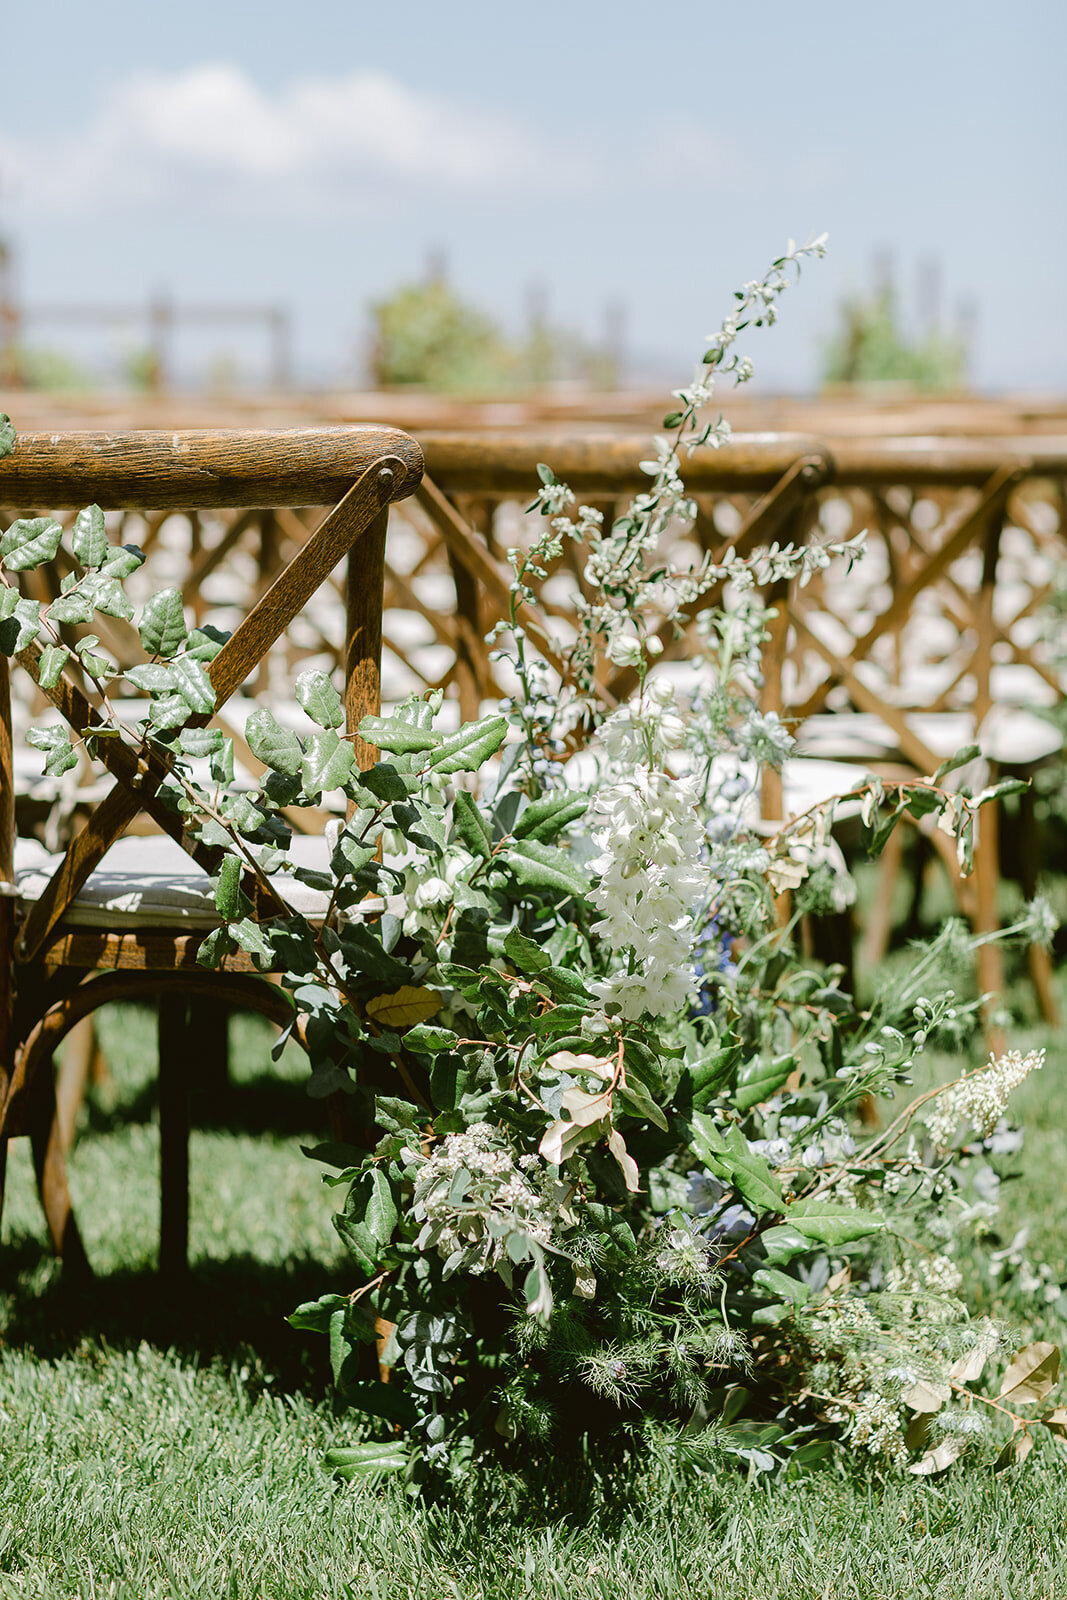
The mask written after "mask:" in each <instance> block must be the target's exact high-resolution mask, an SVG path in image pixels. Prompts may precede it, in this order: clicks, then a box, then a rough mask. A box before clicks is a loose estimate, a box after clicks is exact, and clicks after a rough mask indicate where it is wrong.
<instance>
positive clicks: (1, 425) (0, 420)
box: [0, 411, 15, 456]
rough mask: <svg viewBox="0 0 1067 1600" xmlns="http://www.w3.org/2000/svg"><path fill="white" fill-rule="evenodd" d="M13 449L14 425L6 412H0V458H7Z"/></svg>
mask: <svg viewBox="0 0 1067 1600" xmlns="http://www.w3.org/2000/svg"><path fill="white" fill-rule="evenodd" d="M14 448H15V424H14V423H13V422H12V420H11V418H10V417H9V416H8V414H7V412H6V411H0V456H9V455H10V454H11V452H12V450H14Z"/></svg>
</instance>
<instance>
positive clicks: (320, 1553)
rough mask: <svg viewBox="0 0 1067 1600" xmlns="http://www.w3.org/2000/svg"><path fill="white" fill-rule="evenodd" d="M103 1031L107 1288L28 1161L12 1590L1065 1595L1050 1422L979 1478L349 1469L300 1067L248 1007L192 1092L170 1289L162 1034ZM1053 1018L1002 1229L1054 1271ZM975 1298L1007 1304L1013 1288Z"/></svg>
mask: <svg viewBox="0 0 1067 1600" xmlns="http://www.w3.org/2000/svg"><path fill="white" fill-rule="evenodd" d="M1063 1001H1064V1009H1065V1011H1067V986H1065V988H1064V992H1063ZM102 1033H103V1036H104V1044H105V1049H106V1051H107V1054H108V1057H109V1059H110V1061H111V1063H112V1067H113V1071H114V1081H113V1083H112V1084H111V1085H106V1086H105V1087H104V1088H103V1089H99V1090H97V1091H96V1092H95V1093H94V1097H93V1103H92V1106H91V1107H90V1109H89V1111H88V1113H87V1116H86V1119H85V1126H84V1128H83V1130H82V1134H81V1137H80V1139H79V1142H78V1145H77V1147H76V1150H75V1152H74V1155H73V1158H72V1161H71V1184H72V1189H73V1192H74V1197H75V1203H76V1205H77V1207H78V1210H79V1218H80V1221H81V1225H82V1229H83V1233H84V1235H85V1239H86V1245H87V1248H88V1251H89V1254H90V1258H91V1259H92V1261H93V1262H94V1265H95V1267H96V1269H97V1272H98V1274H99V1277H98V1280H97V1282H96V1283H95V1284H94V1285H93V1286H92V1287H91V1288H90V1289H83V1290H75V1289H74V1288H72V1287H70V1286H69V1285H65V1284H64V1282H63V1280H62V1274H61V1273H60V1272H59V1270H58V1269H57V1267H56V1265H55V1263H54V1262H53V1261H52V1260H51V1258H50V1256H49V1254H48V1252H47V1249H46V1244H45V1235H44V1229H43V1225H42V1222H41V1218H40V1214H39V1211H38V1208H37V1202H36V1198H35V1195H34V1192H33V1186H32V1179H31V1174H30V1168H29V1160H28V1155H27V1153H26V1151H25V1150H24V1149H23V1148H21V1147H19V1146H16V1147H15V1149H14V1151H13V1154H12V1161H11V1171H10V1175H9V1182H8V1202H7V1207H6V1210H5V1214H4V1220H3V1249H2V1252H0V1273H2V1274H3V1277H2V1280H0V1281H2V1283H3V1289H2V1292H0V1464H2V1470H0V1597H7V1596H41V1597H45V1596H48V1597H51V1596H68V1595H78V1596H81V1595H84V1596H93V1597H94V1600H103V1597H122V1600H127V1597H128V1600H135V1597H136V1600H142V1597H152V1600H155V1597H159V1600H164V1597H167V1600H171V1597H173V1600H178V1597H181V1600H185V1597H192V1596H204V1597H216V1596H230V1595H232V1596H234V1597H238V1600H252V1597H258V1596H270V1597H279V1600H280V1597H288V1596H294V1597H296V1596H320V1595H321V1596H331V1597H338V1600H340V1597H349V1596H351V1597H363V1596H371V1597H377V1600H393V1597H397V1600H399V1597H401V1596H405V1597H407V1596H419V1597H426V1600H431V1597H432V1600H444V1597H450V1600H459V1597H463V1600H468V1597H469V1600H476V1597H479V1600H480V1597H486V1600H496V1597H500V1600H508V1597H511V1596H527V1595H529V1596H542V1595H543V1596H547V1597H553V1600H554V1597H557V1596H558V1597H560V1600H562V1597H564V1596H565V1597H567V1600H572V1597H574V1600H608V1597H617V1596H619V1597H630V1596H633V1597H634V1600H645V1597H648V1600H651V1597H662V1600H666V1597H668V1596H675V1595H684V1596H689V1595H692V1596H699V1597H704V1596H709V1597H718V1596H722V1597H724V1600H725V1597H729V1600H744V1597H748V1596H753V1597H759V1600H845V1597H857V1600H859V1597H863V1600H867V1597H872V1600H873V1597H879V1600H883V1597H890V1596H907V1597H911V1596H920V1597H925V1596H937V1597H939V1600H940V1597H946V1600H947V1597H950V1596H951V1597H956V1596H959V1597H960V1600H964V1597H967V1600H983V1597H986V1596H989V1597H996V1600H1024V1597H1025V1600H1031V1597H1037V1596H1042V1597H1047V1600H1060V1597H1063V1596H1067V1537H1065V1534H1067V1470H1065V1468H1067V1457H1065V1456H1064V1455H1063V1454H1062V1453H1060V1452H1058V1451H1057V1449H1056V1447H1055V1446H1054V1445H1053V1444H1052V1442H1051V1441H1050V1440H1047V1439H1043V1440H1041V1441H1040V1442H1039V1444H1038V1447H1037V1448H1036V1449H1035V1451H1034V1453H1033V1455H1032V1456H1031V1458H1030V1460H1029V1461H1028V1462H1027V1463H1026V1466H1025V1467H1024V1468H1023V1469H1022V1470H1021V1471H1018V1472H1017V1473H1015V1474H1014V1475H1012V1474H1008V1475H1006V1476H1004V1477H1002V1478H999V1479H994V1477H993V1476H992V1474H991V1472H990V1471H989V1469H988V1468H983V1467H973V1468H970V1469H967V1468H963V1469H956V1470H954V1471H953V1472H951V1473H949V1474H948V1475H947V1476H945V1477H943V1478H940V1479H938V1480H936V1481H934V1482H929V1481H919V1480H916V1479H913V1478H909V1477H903V1478H901V1477H899V1476H886V1475H883V1474H881V1473H880V1472H878V1471H877V1470H876V1469H875V1468H874V1467H873V1466H872V1465H871V1464H870V1462H869V1460H865V1461H864V1462H863V1463H861V1465H860V1470H859V1471H858V1472H851V1473H849V1472H846V1471H845V1470H844V1469H843V1468H842V1467H841V1466H830V1467H828V1468H826V1469H824V1470H821V1471H819V1472H817V1473H815V1474H813V1475H811V1476H809V1477H806V1478H802V1479H798V1480H796V1481H795V1482H792V1483H787V1484H784V1485H776V1486H774V1487H772V1488H770V1489H768V1488H767V1487H764V1486H762V1485H761V1484H760V1483H756V1484H749V1483H747V1482H746V1481H745V1480H744V1478H742V1477H741V1476H739V1475H737V1474H736V1473H734V1472H733V1471H732V1470H731V1469H726V1468H724V1469H723V1472H722V1474H721V1475H718V1476H716V1475H711V1474H706V1475H703V1476H699V1477H696V1478H692V1479H689V1480H688V1481H686V1482H685V1483H679V1484H672V1483H671V1482H670V1481H667V1480H664V1479H655V1480H653V1479H648V1480H646V1481H643V1482H642V1483H640V1484H634V1483H631V1482H621V1483H611V1482H605V1481H604V1480H603V1478H601V1479H600V1480H598V1481H596V1482H591V1480H590V1478H589V1474H588V1473H587V1472H586V1471H584V1470H582V1468H581V1466H580V1464H578V1463H566V1462H560V1461H558V1460H552V1461H549V1462H547V1463H544V1464H543V1465H542V1466H541V1467H540V1468H538V1469H537V1470H536V1471H535V1472H534V1474H533V1476H532V1478H531V1483H530V1486H529V1491H528V1493H527V1495H526V1497H525V1499H524V1500H523V1502H522V1503H521V1504H516V1502H515V1500H514V1498H513V1492H512V1491H509V1489H508V1487H507V1486H506V1485H505V1484H504V1483H503V1482H502V1481H501V1480H498V1479H496V1478H494V1477H493V1475H492V1474H487V1475H486V1476H485V1478H484V1480H482V1481H481V1482H480V1485H479V1488H478V1490H477V1492H476V1493H473V1492H472V1493H471V1495H470V1496H469V1499H468V1500H466V1501H464V1502H461V1503H457V1504H454V1505H452V1506H450V1507H446V1508H442V1507H440V1506H437V1507H433V1506H426V1505H421V1504H415V1503H412V1502H410V1501H409V1500H407V1499H405V1497H404V1495H403V1493H402V1492H401V1491H400V1490H399V1489H398V1487H397V1486H396V1485H395V1484H392V1483H387V1484H382V1485H379V1486H376V1487H374V1486H367V1485H356V1484H344V1483H338V1482H336V1481H335V1480H334V1479H332V1478H331V1477H330V1476H329V1475H328V1474H327V1473H326V1472H325V1471H324V1469H323V1467H322V1465H321V1462H322V1456H323V1452H324V1451H325V1450H326V1449H327V1448H328V1447H329V1446H330V1445H331V1444H335V1443H338V1442H344V1441H346V1440H350V1439H351V1438H352V1437H353V1436H354V1431H355V1430H354V1425H353V1422H352V1420H351V1418H348V1417H345V1416H344V1415H343V1414H339V1413H337V1412H336V1411H335V1408H334V1405H333V1402H332V1400H331V1395H330V1389H329V1374H328V1369H327V1363H326V1350H325V1341H324V1340H322V1339H319V1338H316V1337H314V1336H311V1335H307V1334H302V1333H297V1332H295V1331H294V1330H292V1329H291V1328H289V1326H288V1325H287V1323H286V1322H285V1320H284V1319H285V1314H286V1313H287V1312H288V1311H289V1310H291V1309H292V1307H293V1306H294V1305H296V1304H297V1303H298V1302H299V1301H300V1300H302V1299H306V1298H310V1297H314V1296H317V1295H318V1294H320V1293H322V1292H324V1291H325V1290H328V1289H330V1288H344V1287H345V1285H346V1282H347V1281H348V1273H347V1267H346V1264H345V1258H344V1255H343V1252H342V1251H341V1249H340V1247H339V1245H338V1243H337V1241H336V1235H335V1234H334V1232H333V1229H332V1226H331V1224H330V1216H331V1211H332V1209H333V1206H332V1202H333V1199H334V1196H333V1195H332V1192H331V1191H330V1190H328V1189H325V1188H322V1187H320V1186H319V1184H318V1180H317V1178H316V1169H315V1168H314V1167H313V1166H312V1164H311V1163H309V1162H308V1161H307V1160H306V1158H305V1157H304V1156H302V1154H301V1151H300V1147H301V1145H302V1144H305V1145H306V1144H309V1143H313V1142H315V1140H316V1139H317V1138H318V1137H321V1135H322V1129H321V1126H320V1124H319V1120H318V1119H319V1108H317V1107H316V1105H315V1103H314V1102H312V1101H310V1100H309V1099H308V1098H307V1097H306V1096H305V1095H304V1093H303V1088H302V1083H301V1074H302V1067H301V1061H300V1058H299V1057H298V1056H297V1057H295V1058H294V1059H291V1060H290V1059H289V1058H287V1057H283V1060H282V1062H281V1063H279V1064H277V1065H275V1064H274V1063H272V1062H271V1061H270V1058H269V1030H268V1029H267V1028H266V1027H265V1025H264V1026H262V1027H261V1026H260V1025H258V1022H257V1021H256V1020H254V1019H239V1020H238V1021H237V1022H236V1023H235V1024H234V1025H233V1031H232V1054H233V1057H234V1071H233V1077H234V1080H235V1082H234V1087H233V1090H232V1092H231V1094H230V1095H229V1096H227V1097H226V1099H225V1101H224V1102H223V1103H219V1104H216V1105H214V1106H212V1107H210V1108H209V1107H206V1106H201V1107H200V1111H201V1117H202V1120H203V1117H204V1116H205V1115H206V1114H207V1111H208V1110H209V1109H210V1111H211V1114H212V1125H211V1126H209V1127H205V1126H201V1128H200V1129H199V1131H197V1132H196V1133H195V1134H194V1138H193V1145H192V1174H193V1176H192V1183H193V1194H194V1204H193V1212H192V1226H191V1241H192V1242H191V1256H192V1262H193V1271H192V1274H191V1277H190V1281H189V1283H188V1284H187V1285H186V1286H184V1287H183V1288H182V1289H181V1290H180V1291H179V1290H171V1291H170V1292H168V1291H167V1290H165V1289H164V1288H162V1287H161V1286H160V1285H159V1283H158V1282H157V1280H156V1277H155V1270H154V1269H155V1249H156V1234H157V1212H158V1190H157V1179H156V1161H157V1134H156V1127H155V1121H154V1093H153V1087H152V1085H153V1081H154V1053H155V1044H154V1022H153V1019H152V1018H151V1017H150V1016H149V1015H148V1014H147V1013H142V1012H138V1011H128V1010H124V1011H114V1012H111V1013H105V1014H104V1016H103V1018H102ZM1047 1034H1048V1030H1046V1031H1045V1034H1042V1032H1041V1030H1040V1029H1038V1028H1036V1027H1035V1026H1033V1025H1028V1026H1027V1027H1025V1028H1024V1029H1022V1030H1020V1032H1019V1034H1018V1035H1017V1036H1016V1037H1015V1038H1013V1042H1016V1043H1018V1044H1019V1045H1020V1046H1021V1047H1026V1046H1028V1045H1030V1044H1032V1043H1036V1042H1047V1043H1049V1044H1050V1047H1051V1048H1050V1059H1049V1065H1048V1067H1047V1068H1046V1070H1045V1071H1044V1072H1043V1073H1042V1074H1039V1075H1037V1076H1036V1077H1034V1078H1033V1079H1031V1080H1030V1082H1029V1083H1028V1084H1027V1085H1026V1086H1024V1090H1023V1091H1022V1092H1021V1093H1020V1095H1019V1097H1018V1104H1017V1107H1016V1110H1017V1112H1018V1114H1020V1115H1021V1116H1022V1117H1023V1119H1024V1120H1025V1122H1026V1125H1027V1129H1028V1136H1027V1137H1028V1142H1027V1147H1026V1150H1025V1152H1024V1156H1023V1158H1022V1159H1021V1160H1019V1161H1018V1165H1019V1166H1020V1168H1021V1169H1022V1171H1023V1176H1021V1177H1020V1178H1019V1179H1018V1181H1016V1182H1014V1183H1012V1184H1005V1185H1004V1217H1003V1223H1002V1226H1001V1228H1000V1232H1001V1234H1002V1235H1003V1239H1004V1242H1005V1243H1006V1242H1007V1241H1008V1240H1009V1239H1010V1237H1011V1236H1012V1234H1013V1233H1014V1231H1015V1230H1016V1229H1017V1228H1018V1227H1020V1226H1022V1225H1024V1224H1027V1223H1028V1224H1030V1226H1031V1234H1030V1240H1029V1243H1028V1245H1027V1246H1026V1250H1027V1253H1028V1254H1029V1255H1031V1256H1032V1257H1033V1259H1035V1260H1041V1259H1045V1260H1048V1261H1050V1262H1051V1263H1052V1265H1053V1266H1054V1267H1055V1269H1056V1272H1057V1275H1058V1276H1060V1277H1061V1278H1062V1277H1067V1228H1065V1220H1067V1184H1065V1181H1064V1174H1065V1172H1067V1131H1065V1130H1067V1051H1065V1050H1064V1048H1063V1045H1062V1042H1061V1041H1060V1040H1058V1039H1051V1038H1048V1037H1047ZM949 1066H950V1063H949V1062H948V1061H947V1060H945V1061H940V1062H935V1063H934V1067H935V1070H938V1071H947V1070H948V1069H949ZM957 1070H958V1066H957ZM282 1130H285V1131H282ZM976 1270H977V1269H976ZM975 1287H976V1292H979V1293H980V1294H981V1296H982V1299H983V1301H984V1303H985V1304H986V1305H989V1306H996V1305H997V1302H998V1296H999V1295H1000V1294H1001V1293H1002V1291H1001V1290H1000V1289H999V1287H998V1285H997V1283H995V1282H993V1281H992V1280H990V1279H989V1278H988V1276H986V1277H985V1278H984V1279H982V1280H981V1281H979V1282H978V1283H976V1286H975ZM1008 1309H1009V1310H1010V1312H1011V1314H1012V1315H1013V1316H1014V1317H1015V1318H1016V1320H1018V1321H1019V1322H1020V1324H1021V1325H1022V1327H1023V1330H1024V1332H1025V1330H1026V1329H1027V1328H1029V1330H1030V1332H1031V1333H1032V1335H1033V1336H1042V1337H1053V1338H1056V1337H1060V1336H1061V1335H1062V1334H1064V1333H1065V1332H1067V1330H1065V1329H1064V1328H1063V1325H1062V1323H1061V1322H1060V1321H1059V1320H1058V1319H1057V1318H1056V1317H1055V1315H1054V1314H1052V1313H1051V1312H1050V1311H1049V1310H1048V1308H1047V1307H1045V1306H1044V1304H1042V1303H1039V1298H1038V1297H1033V1296H1031V1297H1030V1298H1029V1299H1026V1298H1025V1297H1024V1298H1022V1299H1020V1297H1019V1296H1018V1295H1017V1294H1015V1295H1014V1297H1013V1298H1011V1300H1010V1305H1009V1306H1008ZM569 1468H570V1469H571V1470H568V1469H569Z"/></svg>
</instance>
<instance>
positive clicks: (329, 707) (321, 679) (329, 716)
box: [293, 672, 345, 728]
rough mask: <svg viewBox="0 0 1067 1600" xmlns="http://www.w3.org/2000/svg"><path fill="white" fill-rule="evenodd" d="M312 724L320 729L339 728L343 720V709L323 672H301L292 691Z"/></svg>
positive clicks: (338, 696)
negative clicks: (315, 723) (315, 724)
mask: <svg viewBox="0 0 1067 1600" xmlns="http://www.w3.org/2000/svg"><path fill="white" fill-rule="evenodd" d="M293 692H294V694H295V695H296V698H297V700H298V702H299V704H300V705H302V706H303V708H304V710H305V711H306V712H307V714H308V716H309V717H310V718H311V720H312V722H317V723H318V725H319V727H320V728H339V727H340V726H341V724H342V723H343V722H344V720H345V708H344V706H343V705H342V704H341V696H340V695H339V694H338V693H337V690H336V689H335V688H334V686H333V684H332V683H331V681H330V679H329V678H328V677H327V676H326V674H325V672H302V673H301V674H300V676H299V677H298V678H297V680H296V684H295V686H294V690H293Z"/></svg>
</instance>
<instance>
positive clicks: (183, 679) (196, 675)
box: [170, 656, 215, 716]
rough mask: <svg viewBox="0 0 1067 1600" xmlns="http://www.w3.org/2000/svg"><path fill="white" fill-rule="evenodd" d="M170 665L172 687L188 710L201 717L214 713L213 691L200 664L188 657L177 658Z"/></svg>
mask: <svg viewBox="0 0 1067 1600" xmlns="http://www.w3.org/2000/svg"><path fill="white" fill-rule="evenodd" d="M170 665H171V671H172V672H173V673H174V687H175V689H176V691H177V692H178V694H180V695H181V697H182V699H183V700H184V701H185V703H186V705H187V706H188V707H189V710H190V711H195V712H197V713H198V714H199V715H201V716H206V715H207V714H208V713H209V712H211V711H214V709H215V690H214V688H213V686H212V683H211V679H210V678H209V677H208V675H207V672H206V671H205V670H204V668H203V667H202V666H201V664H200V662H199V661H192V660H190V658H189V657H188V656H179V657H178V658H177V660H176V661H172V662H171V664H170Z"/></svg>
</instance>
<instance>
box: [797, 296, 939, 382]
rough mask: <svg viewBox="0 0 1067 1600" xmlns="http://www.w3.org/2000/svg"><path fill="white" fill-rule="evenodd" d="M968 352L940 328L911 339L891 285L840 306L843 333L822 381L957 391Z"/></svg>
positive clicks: (829, 350)
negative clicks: (898, 384) (884, 384)
mask: <svg viewBox="0 0 1067 1600" xmlns="http://www.w3.org/2000/svg"><path fill="white" fill-rule="evenodd" d="M966 368H967V349H966V345H965V343H964V340H963V339H962V338H960V337H959V336H955V335H950V334H945V333H942V332H941V331H940V330H939V329H938V328H937V327H936V326H935V327H931V328H929V329H928V330H927V332H926V333H924V334H922V335H921V336H919V337H911V338H909V336H908V335H907V334H906V333H905V331H904V330H903V328H902V326H901V321H900V314H899V310H898V306H897V298H896V294H895V292H894V290H893V288H892V286H891V285H887V286H886V287H884V288H882V289H880V290H878V292H877V293H876V294H874V295H870V296H867V297H856V298H853V299H847V300H845V301H843V302H842V305H841V329H840V332H839V333H838V335H837V336H836V338H834V339H832V340H831V341H830V342H829V343H828V344H827V345H826V346H825V348H824V364H823V383H826V384H828V383H901V384H908V385H910V386H912V387H914V388H916V389H925V390H945V389H958V388H959V387H961V385H962V384H963V382H964V378H965V374H966Z"/></svg>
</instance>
